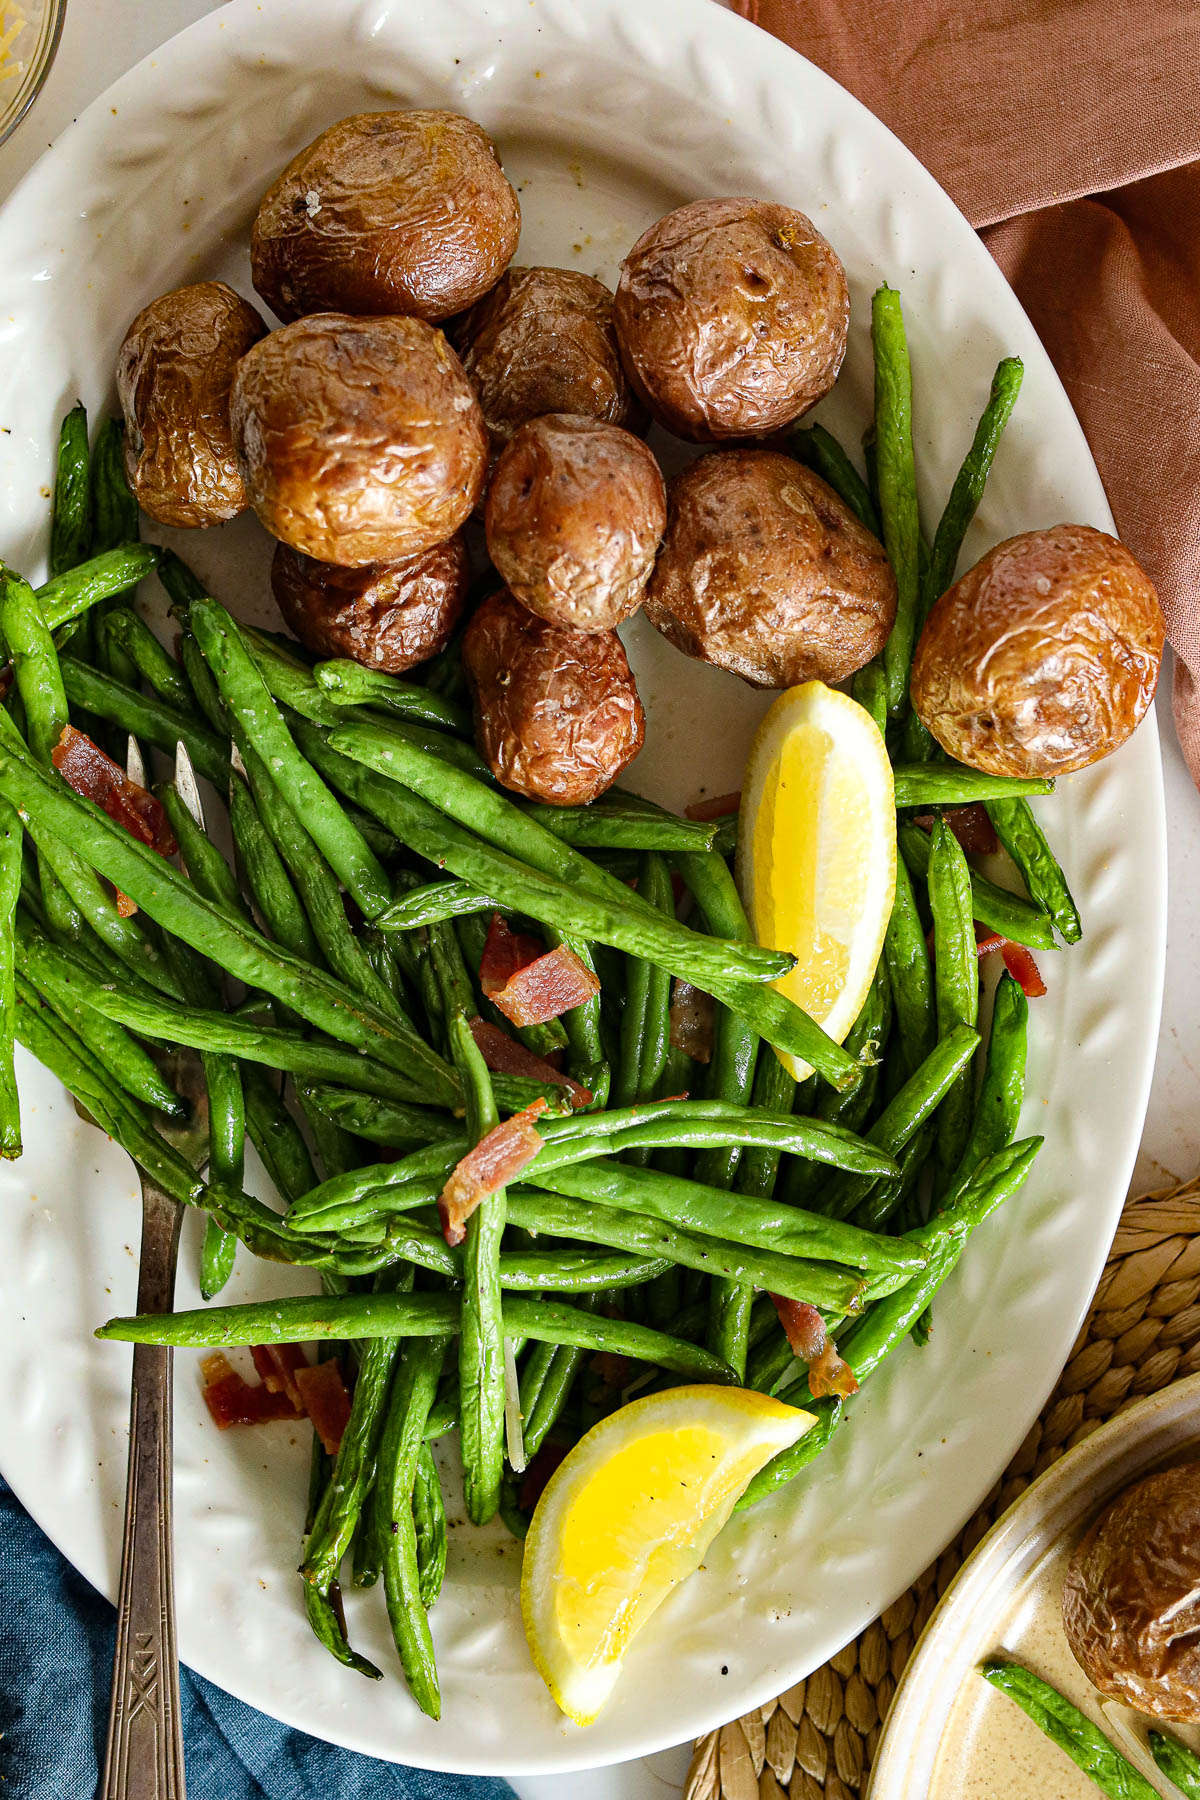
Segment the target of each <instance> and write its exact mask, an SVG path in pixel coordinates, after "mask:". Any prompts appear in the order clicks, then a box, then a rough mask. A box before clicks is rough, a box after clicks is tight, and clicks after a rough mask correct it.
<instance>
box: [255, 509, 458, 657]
mask: <svg viewBox="0 0 1200 1800" xmlns="http://www.w3.org/2000/svg"><path fill="white" fill-rule="evenodd" d="M469 579H470V564H469V560H468V557H467V550H466V545H465V544H464V543H463V541H462V538H461V537H452V538H450V539H449V540H448V541H447V542H446V543H444V544H435V545H434V547H433V549H432V550H423V551H421V552H420V553H419V554H418V555H416V556H409V557H406V558H404V560H403V561H401V562H390V563H366V564H365V565H363V567H361V568H357V569H346V568H339V567H338V565H337V564H336V563H320V562H314V560H313V559H312V557H310V556H302V555H301V554H300V552H299V551H298V550H292V549H290V548H289V547H288V545H287V544H278V545H276V548H275V556H274V559H273V560H272V563H271V590H272V592H273V593H274V595H275V600H276V603H277V605H278V607H279V610H280V612H281V613H282V614H283V618H284V623H285V624H286V625H287V628H288V630H289V631H290V632H291V633H292V635H293V637H296V638H299V640H300V642H301V643H302V644H304V645H305V646H306V648H307V649H309V650H311V651H312V652H313V654H314V655H315V656H319V657H342V656H345V657H349V658H350V659H351V660H352V661H354V662H359V663H362V664H364V665H365V667H367V668H368V669H383V670H384V671H385V672H386V673H387V674H389V675H403V674H404V672H405V670H407V669H412V668H415V667H416V665H417V664H418V663H422V662H425V661H426V660H427V659H428V658H429V657H431V656H436V655H437V653H438V651H439V650H444V649H445V647H446V645H447V644H448V643H449V641H450V638H451V635H452V634H453V631H454V627H455V625H456V624H457V623H458V620H459V619H460V617H461V616H462V612H463V608H464V607H465V605H466V599H467V584H468V581H469Z"/></svg>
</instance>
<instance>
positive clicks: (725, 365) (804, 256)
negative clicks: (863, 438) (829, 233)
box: [614, 199, 850, 443]
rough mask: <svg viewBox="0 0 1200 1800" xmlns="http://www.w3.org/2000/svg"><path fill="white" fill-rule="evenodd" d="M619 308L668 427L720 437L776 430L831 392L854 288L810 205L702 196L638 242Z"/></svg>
mask: <svg viewBox="0 0 1200 1800" xmlns="http://www.w3.org/2000/svg"><path fill="white" fill-rule="evenodd" d="M614 317H615V320H616V327H617V339H618V342H619V343H620V346H621V356H622V359H623V361H624V364H625V370H626V373H627V374H628V376H629V380H630V382H631V384H632V386H633V389H634V391H635V393H637V394H638V395H639V396H640V398H641V399H642V400H643V401H644V402H645V404H646V405H647V406H648V407H649V409H650V411H651V412H652V413H653V415H654V417H655V418H656V419H657V420H658V421H659V423H660V424H662V425H665V426H666V427H667V429H668V431H673V432H675V433H676V435H677V436H678V437H682V438H690V439H692V440H694V441H695V442H698V443H709V442H714V441H718V440H720V439H723V438H747V437H762V436H766V435H767V434H768V433H769V432H772V431H777V430H778V429H779V428H780V426H782V425H786V424H788V423H789V421H790V420H792V419H794V418H796V417H798V415H799V414H800V413H802V412H806V411H807V410H808V408H809V407H810V406H815V405H816V403H817V401H818V400H820V399H821V398H822V396H823V395H825V394H827V393H828V392H829V390H830V388H831V387H832V386H833V384H834V382H835V381H836V379H837V374H838V370H839V369H840V368H841V366H842V358H843V357H844V356H845V354H846V333H847V329H848V326H849V319H850V294H849V289H848V288H847V285H846V274H845V270H844V269H843V268H842V265H841V262H840V261H839V260H838V257H837V256H836V254H835V253H834V251H833V249H832V248H831V246H830V245H829V244H828V243H826V241H825V239H824V238H823V237H822V236H821V234H820V232H819V231H818V230H817V228H816V226H815V225H814V224H813V223H812V221H811V220H810V219H807V218H806V217H805V216H804V214H803V213H801V212H796V211H794V210H793V208H791V207H788V206H776V205H772V204H770V203H769V202H766V201H761V200H748V199H737V200H696V201H693V202H692V203H691V205H689V206H681V207H679V208H678V209H677V211H675V212H672V213H668V214H667V216H666V218H664V219H660V220H659V221H658V223H657V224H656V225H652V226H651V227H650V229H649V231H646V232H644V233H643V234H642V236H641V237H640V238H639V239H638V241H637V243H636V244H635V245H634V246H633V249H632V250H631V251H630V252H629V255H628V256H627V257H626V258H625V262H624V265H623V267H622V270H621V279H620V281H619V282H618V284H617V294H616V301H615V303H614Z"/></svg>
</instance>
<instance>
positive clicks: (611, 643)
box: [463, 593, 646, 806]
mask: <svg viewBox="0 0 1200 1800" xmlns="http://www.w3.org/2000/svg"><path fill="white" fill-rule="evenodd" d="M463 667H464V669H465V670H466V674H467V679H468V681H469V683H470V686H471V692H472V695H473V697H474V701H475V735H476V738H477V741H478V743H479V748H480V750H481V751H482V752H483V754H484V756H485V757H486V758H487V761H488V764H489V766H490V768H491V770H492V773H493V774H494V775H495V777H496V779H497V780H498V781H500V782H503V784H504V786H505V787H507V788H511V789H512V791H513V792H514V793H517V794H524V795H525V796H526V797H527V798H528V799H530V800H545V801H548V802H549V804H550V805H552V806H584V805H586V803H587V802H588V801H589V800H594V799H595V798H596V796H597V795H598V794H602V793H604V791H605V789H606V788H610V787H611V786H612V784H613V782H614V781H615V780H616V779H617V776H618V775H619V774H620V773H621V770H622V769H623V768H625V767H626V765H627V764H628V763H631V762H632V761H633V759H634V757H635V756H636V755H637V753H638V751H639V750H640V749H641V747H642V741H643V739H644V737H645V734H646V720H645V715H644V714H643V712H642V703H641V701H640V700H639V699H638V691H637V688H636V687H635V686H634V682H633V675H632V673H631V672H630V668H629V662H628V659H627V658H626V655H625V651H624V648H623V646H622V644H621V640H620V638H619V637H618V636H617V635H616V633H615V632H613V631H601V632H584V631H569V630H566V629H564V627H562V626H561V625H548V624H547V623H546V622H545V620H543V619H537V618H534V617H533V616H532V614H530V613H527V612H526V611H525V608H524V607H523V606H520V605H518V603H517V602H516V601H515V600H514V599H513V597H512V595H511V594H503V593H502V594H495V595H493V597H492V598H491V599H490V600H485V601H484V603H483V605H482V606H481V607H480V608H479V611H478V612H477V613H476V614H475V616H474V618H473V619H472V620H471V623H470V624H469V625H468V626H467V630H466V634H465V636H464V638H463Z"/></svg>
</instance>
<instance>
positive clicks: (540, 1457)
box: [517, 1438, 570, 1513]
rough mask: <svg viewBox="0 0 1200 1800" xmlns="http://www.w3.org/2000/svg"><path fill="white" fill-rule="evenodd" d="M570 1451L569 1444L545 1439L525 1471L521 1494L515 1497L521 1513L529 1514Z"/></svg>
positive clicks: (553, 1439) (554, 1439)
mask: <svg viewBox="0 0 1200 1800" xmlns="http://www.w3.org/2000/svg"><path fill="white" fill-rule="evenodd" d="M569 1449H570V1445H569V1444H563V1443H560V1442H559V1440H558V1439H557V1438H547V1439H546V1441H545V1443H544V1444H543V1445H542V1447H541V1449H540V1450H539V1451H538V1453H537V1455H536V1456H535V1457H534V1458H533V1460H532V1462H531V1463H530V1464H529V1466H528V1467H527V1469H526V1470H525V1479H524V1481H522V1483H521V1492H520V1493H519V1494H518V1495H517V1505H518V1506H519V1507H520V1508H521V1511H522V1512H523V1513H531V1512H532V1511H533V1509H534V1507H535V1506H536V1505H537V1503H538V1501H539V1500H540V1499H541V1497H542V1495H543V1493H544V1492H545V1489H546V1483H547V1482H548V1481H549V1479H550V1477H551V1476H552V1475H553V1473H554V1471H555V1469H557V1467H558V1465H559V1463H560V1462H562V1460H563V1458H564V1457H565V1456H566V1454H567V1451H568V1450H569Z"/></svg>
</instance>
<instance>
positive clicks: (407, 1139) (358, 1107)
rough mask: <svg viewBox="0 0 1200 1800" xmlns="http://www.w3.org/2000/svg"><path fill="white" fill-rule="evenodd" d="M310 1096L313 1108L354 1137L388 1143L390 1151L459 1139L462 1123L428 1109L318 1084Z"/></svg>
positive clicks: (445, 1114) (371, 1141)
mask: <svg viewBox="0 0 1200 1800" xmlns="http://www.w3.org/2000/svg"><path fill="white" fill-rule="evenodd" d="M309 1097H310V1099H311V1100H312V1103H313V1105H314V1106H318V1107H320V1109H321V1111H322V1112H323V1113H325V1114H326V1115H327V1117H329V1118H331V1119H336V1120H337V1122H338V1124H339V1125H341V1126H342V1127H343V1128H344V1129H345V1130H346V1131H351V1132H353V1133H354V1135H355V1137H362V1138H366V1139H367V1140H368V1142H370V1143H374V1144H387V1145H388V1146H389V1147H390V1148H391V1149H393V1150H403V1149H406V1148H408V1147H409V1146H410V1145H411V1146H413V1147H414V1148H415V1147H416V1146H417V1145H418V1144H430V1143H434V1142H445V1140H446V1139H448V1138H455V1139H457V1138H460V1137H461V1136H462V1122H461V1120H458V1119H453V1118H451V1117H450V1115H449V1114H448V1113H444V1112H435V1111H434V1110H433V1109H432V1108H431V1107H428V1106H403V1105H401V1104H400V1103H399V1102H398V1101H395V1100H381V1099H379V1098H378V1096H376V1095H371V1094H363V1093H361V1092H358V1091H357V1090H352V1089H350V1088H339V1087H329V1086H326V1085H323V1084H320V1083H318V1084H316V1085H315V1086H312V1087H310V1088H309Z"/></svg>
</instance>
